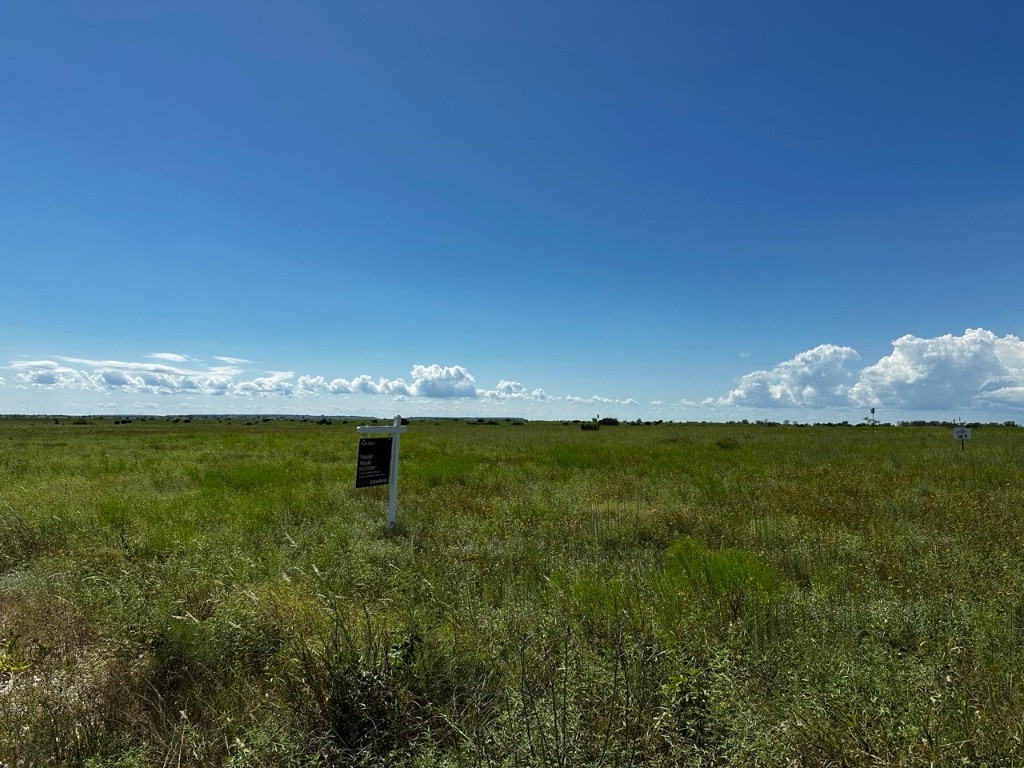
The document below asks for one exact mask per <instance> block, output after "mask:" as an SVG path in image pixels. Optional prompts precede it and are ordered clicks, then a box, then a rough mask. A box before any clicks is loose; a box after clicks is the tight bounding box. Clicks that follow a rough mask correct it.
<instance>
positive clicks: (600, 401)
mask: <svg viewBox="0 0 1024 768" xmlns="http://www.w3.org/2000/svg"><path fill="white" fill-rule="evenodd" d="M565 402H567V403H572V404H573V405H607V404H612V405H636V404H637V403H636V400H634V399H633V398H631V397H627V398H625V399H623V400H615V399H614V398H611V397H602V396H601V395H591V396H590V397H577V396H576V395H567V396H566V398H565Z"/></svg>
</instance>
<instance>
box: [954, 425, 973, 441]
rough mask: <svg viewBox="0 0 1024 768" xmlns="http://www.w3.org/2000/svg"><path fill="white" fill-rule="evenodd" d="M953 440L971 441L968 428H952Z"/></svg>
mask: <svg viewBox="0 0 1024 768" xmlns="http://www.w3.org/2000/svg"><path fill="white" fill-rule="evenodd" d="M953 439H954V440H960V441H963V440H970V439H971V428H970V427H953Z"/></svg>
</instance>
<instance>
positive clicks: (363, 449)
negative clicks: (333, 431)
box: [356, 437, 391, 488]
mask: <svg viewBox="0 0 1024 768" xmlns="http://www.w3.org/2000/svg"><path fill="white" fill-rule="evenodd" d="M390 480H391V438H390V437H363V438H360V439H359V463H358V464H357V465H356V488H369V487H370V486H373V485H387V484H388V482H389V481H390Z"/></svg>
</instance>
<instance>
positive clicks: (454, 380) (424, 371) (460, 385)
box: [409, 363, 476, 397]
mask: <svg viewBox="0 0 1024 768" xmlns="http://www.w3.org/2000/svg"><path fill="white" fill-rule="evenodd" d="M412 379H413V382H412V384H411V385H410V386H409V391H410V393H412V394H414V395H417V396H419V397H476V384H475V379H474V378H473V375H472V374H471V373H470V372H469V371H467V370H466V369H465V368H463V367H462V366H461V365H453V366H450V367H442V366H440V365H437V364H436V363H435V364H434V365H414V366H413V368H412Z"/></svg>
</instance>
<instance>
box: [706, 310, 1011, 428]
mask: <svg viewBox="0 0 1024 768" xmlns="http://www.w3.org/2000/svg"><path fill="white" fill-rule="evenodd" d="M858 359H860V356H859V355H858V354H857V352H856V351H855V350H853V349H851V348H850V347H839V346H835V345H833V344H822V345H821V346H818V347H815V348H814V349H811V350H808V351H806V352H801V353H800V354H798V355H797V356H796V357H794V358H793V359H792V360H787V361H785V362H783V363H780V364H779V365H777V366H775V367H774V368H772V369H771V370H769V371H754V372H752V373H748V374H747V375H745V376H743V377H742V378H741V379H740V381H739V384H738V386H737V387H736V388H735V389H733V390H732V391H731V392H730V393H729V394H728V395H726V396H725V397H721V398H709V399H707V400H705V401H704V402H703V403H702V405H704V406H705V407H710V408H715V407H719V406H744V407H751V408H778V407H789V408H798V409H813V408H818V409H829V408H861V407H865V406H871V407H878V406H882V407H885V408H886V409H887V410H889V411H893V412H897V411H950V410H954V409H970V410H979V411H993V410H999V409H1005V408H1007V407H1009V408H1024V341H1022V340H1021V339H1020V338H1019V337H1017V336H1013V335H1007V336H1002V337H999V336H996V335H995V334H994V333H993V332H992V331H988V330H985V329H983V328H977V329H968V330H966V331H964V333H963V335H960V336H954V335H953V334H946V335H944V336H937V337H935V338H927V339H925V338H918V337H916V336H912V335H909V334H908V335H906V336H902V337H900V338H898V339H896V340H895V341H893V342H892V352H891V353H890V354H888V355H886V356H885V357H883V358H881V359H880V360H878V361H877V362H876V363H873V364H872V365H868V366H866V367H864V368H862V369H861V370H860V371H859V372H857V373H854V372H853V371H850V370H848V369H847V367H846V365H847V364H848V363H849V362H850V361H852V360H858Z"/></svg>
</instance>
